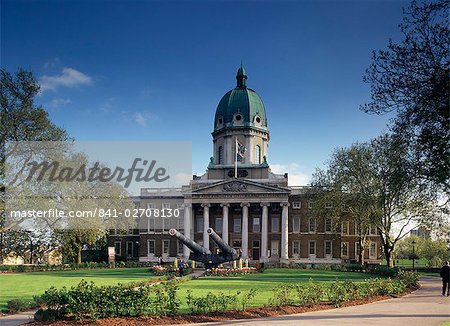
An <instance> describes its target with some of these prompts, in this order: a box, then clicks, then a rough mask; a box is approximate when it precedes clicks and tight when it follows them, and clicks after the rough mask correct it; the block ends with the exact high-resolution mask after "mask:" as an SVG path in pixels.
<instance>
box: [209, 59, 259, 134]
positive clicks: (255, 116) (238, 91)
mask: <svg viewBox="0 0 450 326" xmlns="http://www.w3.org/2000/svg"><path fill="white" fill-rule="evenodd" d="M236 80H237V86H236V88H234V89H232V90H231V91H229V92H228V93H226V94H225V95H224V96H223V97H222V99H221V100H220V102H219V105H218V106H217V109H216V115H215V118H214V131H218V130H220V129H223V128H233V127H235V128H242V127H253V128H257V129H263V130H267V117H266V109H265V108H264V104H263V102H262V100H261V98H260V97H259V95H258V94H257V93H256V92H255V91H254V90H252V89H250V88H248V87H247V85H246V83H247V75H246V73H245V69H244V67H243V66H242V65H241V67H240V68H239V69H238V72H237V75H236Z"/></svg>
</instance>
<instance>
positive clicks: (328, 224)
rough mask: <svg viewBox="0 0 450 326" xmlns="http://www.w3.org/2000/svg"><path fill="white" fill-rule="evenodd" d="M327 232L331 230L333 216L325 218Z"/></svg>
mask: <svg viewBox="0 0 450 326" xmlns="http://www.w3.org/2000/svg"><path fill="white" fill-rule="evenodd" d="M325 232H331V218H330V217H326V218H325Z"/></svg>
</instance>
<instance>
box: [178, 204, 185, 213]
mask: <svg viewBox="0 0 450 326" xmlns="http://www.w3.org/2000/svg"><path fill="white" fill-rule="evenodd" d="M177 209H179V210H180V211H181V210H182V209H184V206H183V204H180V203H178V204H177ZM180 213H181V212H180Z"/></svg>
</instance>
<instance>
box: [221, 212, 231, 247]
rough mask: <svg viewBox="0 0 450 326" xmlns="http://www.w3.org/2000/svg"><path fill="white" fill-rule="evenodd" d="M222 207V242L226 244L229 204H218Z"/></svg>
mask: <svg viewBox="0 0 450 326" xmlns="http://www.w3.org/2000/svg"><path fill="white" fill-rule="evenodd" d="M220 206H222V240H223V242H225V243H228V208H229V207H230V204H220Z"/></svg>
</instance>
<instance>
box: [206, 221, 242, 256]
mask: <svg viewBox="0 0 450 326" xmlns="http://www.w3.org/2000/svg"><path fill="white" fill-rule="evenodd" d="M206 232H207V233H208V235H209V236H210V237H211V238H212V239H213V240H214V242H215V243H217V245H218V246H219V248H220V250H222V252H225V253H228V254H231V255H233V256H236V257H237V256H238V253H237V251H236V249H234V248H233V247H230V246H229V245H227V244H226V243H225V242H224V241H223V240H222V238H221V237H220V236H219V235H218V234H217V233H216V232H215V231H214V230H213V229H212V228H209V229H208V230H207V231H206Z"/></svg>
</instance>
